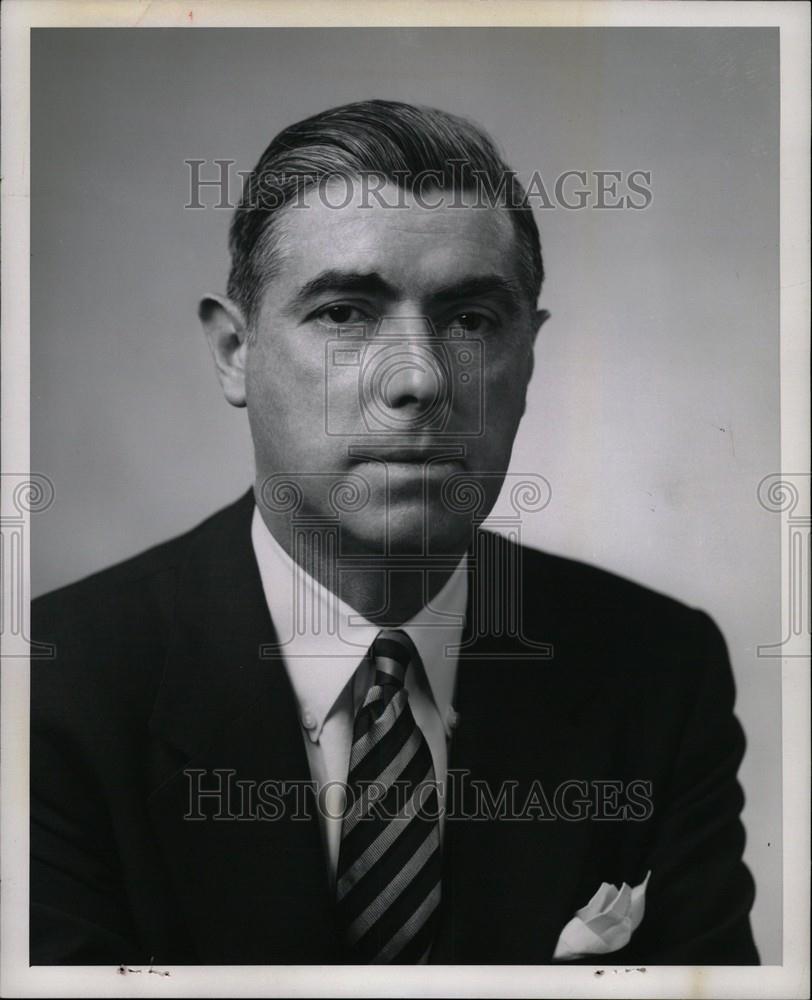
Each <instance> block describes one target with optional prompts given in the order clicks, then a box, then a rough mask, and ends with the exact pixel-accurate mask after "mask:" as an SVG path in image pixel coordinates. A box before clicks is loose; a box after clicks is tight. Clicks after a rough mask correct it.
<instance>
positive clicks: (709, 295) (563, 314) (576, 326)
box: [31, 28, 781, 963]
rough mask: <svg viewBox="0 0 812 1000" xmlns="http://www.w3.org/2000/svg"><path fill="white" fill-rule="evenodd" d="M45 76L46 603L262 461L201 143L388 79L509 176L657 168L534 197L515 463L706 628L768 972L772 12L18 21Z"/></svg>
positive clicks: (775, 813) (545, 542)
mask: <svg viewBox="0 0 812 1000" xmlns="http://www.w3.org/2000/svg"><path fill="white" fill-rule="evenodd" d="M31 80H32V150H31V153H32V155H31V191H32V200H31V247H32V261H31V465H32V469H33V470H35V471H37V472H40V473H44V474H45V475H47V476H48V477H50V479H51V480H52V482H53V485H54V490H55V499H54V503H53V505H52V506H51V507H50V508H49V509H48V510H47V511H46V512H44V513H41V514H38V515H37V516H36V517H35V519H34V525H33V529H32V532H33V534H32V590H33V593H34V594H35V595H36V594H39V593H43V592H45V591H47V590H50V589H52V588H54V587H57V586H59V585H61V584H65V583H69V582H71V581H73V580H76V579H78V578H79V577H81V576H83V575H85V574H87V573H90V572H92V571H93V570H96V569H99V568H101V567H103V566H107V565H109V564H111V563H114V562H116V561H118V560H120V559H123V558H125V557H126V556H128V555H130V554H133V553H135V552H137V551H138V550H140V549H143V548H145V547H146V546H148V545H150V544H152V543H156V542H159V541H162V540H163V539H165V538H167V537H169V536H171V535H173V534H175V533H178V532H180V531H182V530H184V529H185V528H187V527H189V526H191V525H192V524H193V523H195V522H196V521H197V520H199V519H201V518H203V517H204V516H205V515H207V514H208V513H209V512H211V511H213V510H215V509H216V508H218V507H219V506H222V505H224V504H226V503H227V502H229V501H230V500H232V499H233V498H235V497H236V496H237V495H238V494H240V493H241V492H242V491H243V490H244V489H245V488H246V487H247V486H248V484H249V483H250V481H251V477H252V471H251V452H250V447H249V437H248V428H247V422H246V420H245V415H244V411H240V412H237V411H235V410H233V409H231V408H230V407H229V406H228V405H227V404H226V402H225V401H224V400H223V398H222V396H221V394H220V390H219V387H218V385H217V382H216V379H215V376H214V371H213V367H212V365H211V362H210V360H209V356H208V351H207V348H206V346H205V344H204V340H203V336H202V334H201V332H200V329H199V327H198V324H197V320H196V313H195V309H196V302H197V299H198V297H199V296H200V295H201V293H203V292H205V291H207V290H213V291H222V290H223V289H224V286H225V278H226V271H227V266H228V255H227V248H226V236H227V227H228V222H229V215H230V213H229V212H228V211H225V210H217V209H216V208H214V207H208V208H206V209H203V210H198V211H193V210H188V209H184V205H185V204H186V203H187V202H188V200H189V168H188V167H187V165H186V164H185V161H186V160H189V159H203V160H206V161H208V163H209V166H207V167H206V168H204V170H206V171H207V173H206V176H212V175H213V173H214V167H213V166H211V161H213V160H214V159H231V160H233V161H235V168H234V169H235V170H238V169H239V170H246V169H249V168H251V167H252V166H253V165H254V163H255V162H256V160H257V158H258V156H259V154H260V152H261V151H262V150H263V148H264V147H265V145H266V144H267V142H268V141H269V139H270V138H271V137H272V136H273V135H274V134H275V133H276V132H277V131H278V130H279V129H281V128H282V127H283V126H285V125H287V124H288V123H290V122H292V121H294V120H296V119H298V118H301V117H303V116H306V115H309V114H312V113H314V112H316V111H319V110H322V109H323V108H325V107H328V106H330V105H335V104H339V103H343V102H345V101H352V100H359V99H364V98H370V97H384V98H393V99H402V100H407V101H416V102H422V103H428V104H433V105H438V106H440V107H443V108H445V109H448V110H450V111H455V112H461V113H463V114H466V115H469V116H471V117H473V118H475V119H476V120H477V121H479V122H480V123H481V124H482V125H483V126H484V127H485V128H486V129H488V130H489V131H491V132H492V134H493V135H494V136H495V138H496V139H497V141H498V143H499V144H500V146H501V147H502V148H503V150H504V151H505V152H506V154H507V157H508V159H509V161H510V162H511V163H512V164H513V165H514V166H515V167H516V169H517V170H518V171H519V174H520V176H524V177H525V178H526V177H527V176H529V175H530V174H532V172H533V171H534V170H538V171H540V172H541V174H542V177H543V179H544V181H545V183H549V184H552V182H554V180H555V178H556V176H558V175H559V174H561V173H562V172H563V171H565V170H587V171H595V170H619V171H622V172H624V173H627V172H629V171H632V170H638V169H639V170H646V171H651V188H652V191H653V200H652V203H651V205H650V206H649V207H648V208H647V209H646V210H644V211H631V210H625V211H619V210H614V211H613V210H598V209H594V208H592V209H584V210H581V211H570V210H567V209H564V208H561V207H557V208H552V209H540V210H539V211H538V213H537V218H538V221H539V224H540V226H541V232H542V241H543V246H544V250H545V254H546V265H547V270H548V278H547V281H546V285H545V288H544V291H543V294H542V305H543V306H544V307H545V308H547V309H549V310H550V311H551V312H552V319H551V320H550V321H549V322H548V324H547V325H546V326H545V327H544V328H543V331H542V335H541V337H540V340H539V343H538V346H537V368H536V374H535V376H534V379H533V383H532V386H531V392H530V399H529V405H528V411H527V414H526V417H525V420H524V424H523V426H522V429H521V431H520V434H519V438H518V441H517V444H516V448H515V453H514V461H513V466H512V469H513V471H516V472H525V473H526V472H536V473H540V474H542V475H544V476H545V477H546V478H547V480H548V481H549V483H550V485H551V488H552V499H551V501H550V503H549V505H548V506H547V507H546V509H545V510H543V511H542V512H541V513H537V514H534V515H528V516H527V517H526V518H525V520H524V523H523V525H522V531H523V537H524V540H525V541H527V542H529V543H531V544H534V545H536V546H538V547H541V548H545V549H548V550H551V551H553V552H557V553H562V554H564V555H567V556H572V557H575V558H578V559H583V560H587V561H589V562H593V563H597V564H598V565H600V566H604V567H607V568H609V569H612V570H614V571H616V572H619V573H621V574H625V575H628V576H631V577H633V578H635V579H637V580H639V581H641V582H643V583H645V584H648V585H649V586H651V587H655V588H657V589H659V590H662V591H665V592H666V593H668V594H671V595H673V596H675V597H678V598H680V599H682V600H684V601H686V602H688V603H690V604H693V605H697V606H701V607H703V608H705V609H706V610H707V611H708V612H709V613H710V614H712V615H713V616H714V618H715V619H716V620H717V622H718V623H719V625H720V626H721V628H722V629H723V631H724V633H725V636H726V637H727V640H728V644H729V647H730V652H731V655H732V658H733V663H734V668H735V672H736V679H737V685H738V712H739V715H740V717H741V719H742V721H743V724H744V727H745V730H746V732H747V736H748V751H747V756H746V759H745V762H744V766H743V769H742V779H743V783H744V786H745V791H746V795H747V805H746V809H745V814H744V818H745V823H746V826H747V832H748V845H747V854H746V859H747V861H748V863H749V865H750V866H751V868H752V870H753V872H754V874H755V877H756V881H757V885H758V895H757V899H756V905H755V910H754V914H753V920H754V926H755V933H756V939H757V942H758V944H759V947H760V950H761V954H762V959H763V961H764V962H765V963H776V962H780V961H781V847H780V845H781V754H780V733H781V715H780V660H775V659H764V658H760V657H759V656H758V655H757V646H758V645H759V644H764V643H770V642H776V641H778V640H780V638H781V635H780V606H779V595H780V589H781V588H780V562H779V558H780V552H779V549H780V534H779V529H780V525H779V521H778V518H777V515H775V514H771V513H769V512H767V511H765V510H764V509H763V508H762V507H761V506H760V505H759V503H758V501H757V497H756V489H757V485H758V483H759V481H760V480H761V479H762V477H764V476H765V475H767V474H769V473H772V472H776V471H778V469H779V467H780V463H779V374H778V306H779V300H778V295H779V291H778V125H779V118H778V33H777V31H776V30H774V29H724V28H719V29H717V28H711V29H708V28H704V29H677V28H665V29H659V28H658V29H654V28H639V29H625V28H615V29H532V30H531V29H526V28H522V29H415V30H411V29H409V30H404V29H399V30H389V29H369V30H354V29H339V30H326V29H325V30H322V29H296V30H292V29H287V30H273V29H267V30H183V29H177V30H171V29H167V30H163V29H145V30H137V29H124V30H106V29H105V30H98V29H94V30H62V29H60V30H35V31H34V32H33V33H32V73H31ZM576 186H577V185H576ZM202 201H203V202H204V204H207V205H208V206H213V205H215V204H216V202H217V194H216V192H212V191H210V190H209V191H204V193H203V195H202ZM503 506H504V505H503V504H502V502H501V501H500V505H499V507H498V510H501V509H503ZM585 625H588V623H585ZM697 906H698V907H701V906H702V900H697Z"/></svg>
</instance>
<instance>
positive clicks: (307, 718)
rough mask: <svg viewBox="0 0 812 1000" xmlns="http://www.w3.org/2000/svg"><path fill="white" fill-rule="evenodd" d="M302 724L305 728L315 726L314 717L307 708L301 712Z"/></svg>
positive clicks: (313, 727)
mask: <svg viewBox="0 0 812 1000" xmlns="http://www.w3.org/2000/svg"><path fill="white" fill-rule="evenodd" d="M302 725H303V726H304V727H305V729H315V728H316V717H315V715H313V713H312V712H311V711H310V710H309V709H305V711H304V712H302Z"/></svg>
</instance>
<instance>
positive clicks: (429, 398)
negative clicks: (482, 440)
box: [370, 320, 450, 422]
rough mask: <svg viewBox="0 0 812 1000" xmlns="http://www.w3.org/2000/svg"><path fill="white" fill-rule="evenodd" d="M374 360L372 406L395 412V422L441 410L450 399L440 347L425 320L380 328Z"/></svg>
mask: <svg viewBox="0 0 812 1000" xmlns="http://www.w3.org/2000/svg"><path fill="white" fill-rule="evenodd" d="M381 333H382V334H383V336H381V337H380V338H379V340H378V352H377V353H376V356H375V363H374V364H375V368H376V369H377V371H376V373H375V377H374V378H373V379H372V381H371V384H370V388H371V389H372V392H373V396H374V397H375V402H376V403H377V404H378V405H379V406H383V407H385V408H386V409H388V410H392V411H396V412H397V414H398V422H400V421H401V420H403V421H408V420H409V419H410V416H411V417H413V418H416V417H418V416H422V415H425V414H426V413H428V412H434V411H436V410H438V409H443V408H444V407H445V405H446V404H447V402H448V397H449V387H450V380H449V373H448V372H447V371H446V367H447V364H446V359H445V355H444V353H443V351H442V345H440V344H438V343H437V342H436V338H435V337H434V335H433V333H432V330H431V326H430V324H429V323H428V322H427V321H425V320H412V321H400V322H398V323H396V324H395V323H390V324H389V326H388V328H385V327H383V326H382V328H381Z"/></svg>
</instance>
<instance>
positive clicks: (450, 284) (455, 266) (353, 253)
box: [245, 180, 539, 553]
mask: <svg viewBox="0 0 812 1000" xmlns="http://www.w3.org/2000/svg"><path fill="white" fill-rule="evenodd" d="M326 195H327V197H326V198H325V197H319V195H318V192H317V190H315V189H311V191H310V193H309V196H308V198H307V204H308V205H309V207H308V208H306V209H305V208H301V207H289V208H288V209H287V210H285V212H284V215H283V217H282V218H281V219H279V220H277V225H278V226H279V227H280V232H279V243H278V245H279V246H280V247H281V262H280V264H279V266H278V270H277V273H276V274H275V275H274V277H273V278H272V279H271V280H270V281H269V282H268V283H267V286H266V288H265V289H264V293H263V298H262V302H261V307H260V309H259V311H258V319H257V322H256V326H255V329H254V331H253V334H252V336H251V338H250V340H249V344H248V347H247V353H246V356H245V393H246V405H247V407H248V417H249V421H250V425H251V433H252V437H253V442H254V450H255V457H256V466H257V486H258V494H259V495H260V496H262V497H265V498H268V497H271V496H273V495H274V492H275V491H274V488H273V487H274V485H275V484H277V483H279V482H281V480H282V479H286V480H287V479H289V480H292V481H294V482H295V483H296V484H297V485H298V487H299V489H300V490H301V491H302V495H303V503H302V507H300V508H299V510H298V513H299V514H307V515H315V516H318V515H326V516H327V517H331V516H332V517H334V516H335V515H336V513H337V511H340V517H341V525H342V549H343V550H344V551H351V550H356V551H359V552H370V551H371V552H380V551H382V547H383V546H384V545H385V544H386V545H388V547H389V551H392V552H428V551H431V552H432V553H437V552H442V551H448V552H453V551H456V550H458V549H459V548H460V546H461V545H463V546H464V544H465V541H466V538H467V537H468V533H469V530H470V523H471V514H472V512H471V508H470V506H469V507H466V506H465V504H464V503H461V502H460V501H461V500H462V499H463V498H464V493H460V491H459V489H457V490H455V489H454V486H455V485H457V486H458V487H461V486H462V479H461V478H458V479H454V480H452V479H451V477H454V476H457V477H463V476H464V477H466V478H468V479H470V478H471V477H473V478H477V477H482V478H481V480H480V482H481V486H482V489H483V502H482V504H481V506H480V505H474V506H475V510H474V513H475V514H476V516H478V517H482V516H484V515H485V513H487V511H488V510H490V508H491V507H492V505H493V503H494V502H495V500H496V497H497V495H498V492H499V489H500V487H501V483H502V480H503V477H504V473H505V471H506V469H507V466H508V463H509V460H510V453H511V449H512V446H513V439H514V436H515V434H516V429H517V427H518V424H519V420H520V418H521V415H522V412H523V409H524V401H525V391H526V387H527V382H528V380H529V377H530V373H531V371H532V347H533V341H534V337H535V333H536V330H537V327H538V325H539V324H538V319H537V314H536V313H535V311H534V309H533V308H532V307H531V305H530V304H529V303H528V302H527V300H526V297H525V296H523V294H522V293H521V291H520V289H519V282H518V272H517V253H516V237H515V233H514V228H513V224H512V222H511V219H510V217H509V215H508V214H507V212H505V211H504V210H500V209H472V208H453V207H451V206H446V207H443V208H437V209H433V210H428V209H426V208H425V207H421V206H420V205H418V204H416V203H415V202H414V200H413V198H411V196H409V195H408V194H406V193H404V192H402V191H398V189H397V188H394V187H393V186H390V187H389V188H384V189H383V191H382V195H383V199H384V201H385V202H386V204H385V205H382V204H379V203H377V202H376V201H375V199H368V204H367V205H363V204H362V196H361V192H360V187H359V185H357V184H356V185H355V193H354V197H353V199H352V201H351V202H350V203H349V204H348V205H346V206H345V207H343V208H340V209H337V208H332V207H330V204H332V205H337V204H342V202H344V201H346V200H347V187H346V185H345V184H344V183H343V182H342V181H340V180H339V181H336V182H331V184H330V185H328V187H327V189H326ZM398 200H400V203H401V204H404V205H405V207H402V208H394V207H389V206H392V205H394V204H396V203H397V202H398ZM426 200H429V199H427V197H426V196H425V195H424V205H425V201H426ZM434 200H437V201H439V200H440V199H439V198H436V199H434ZM327 201H329V203H330V204H327V203H326V202H327ZM446 201H450V199H446ZM483 473H491V474H492V475H491V476H483V475H482V474H483ZM342 480H343V481H345V482H347V483H349V484H350V486H351V491H350V492H352V489H357V490H358V491H359V496H358V497H357V498H356V502H350V503H349V504H344V505H343V506H345V507H349V508H350V509H344V510H342V500H341V496H342V494H341V493H340V491H339V493H338V494H336V493H335V492H333V493H332V500H331V488H333V487H335V486H336V485H337V484H338V483H339V482H341V481H342ZM469 495H470V494H469ZM348 496H349V494H348V493H345V494H343V497H344V499H347V497H348Z"/></svg>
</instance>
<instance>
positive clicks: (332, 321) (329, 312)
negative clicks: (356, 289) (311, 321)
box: [317, 303, 369, 326]
mask: <svg viewBox="0 0 812 1000" xmlns="http://www.w3.org/2000/svg"><path fill="white" fill-rule="evenodd" d="M317 319H319V320H321V321H322V322H323V323H328V324H329V325H331V326H352V325H353V324H355V323H365V322H366V321H367V320H368V319H369V317H368V316H367V315H366V313H364V312H362V311H361V310H360V309H359V308H358V307H357V306H350V305H344V304H341V303H340V304H338V305H334V306H327V308H326V309H322V310H321V312H319V313H318V314H317Z"/></svg>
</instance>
